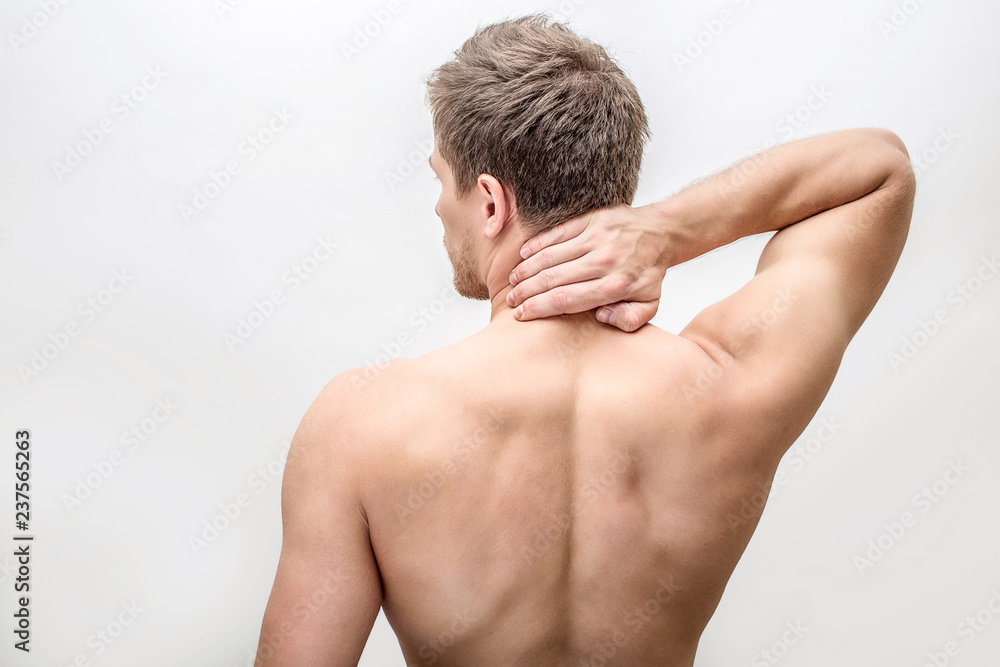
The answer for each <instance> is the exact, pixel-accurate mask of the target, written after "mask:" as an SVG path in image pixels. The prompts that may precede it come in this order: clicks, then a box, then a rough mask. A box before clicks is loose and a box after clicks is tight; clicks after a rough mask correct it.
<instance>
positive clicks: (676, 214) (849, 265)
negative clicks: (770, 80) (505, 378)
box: [512, 130, 914, 456]
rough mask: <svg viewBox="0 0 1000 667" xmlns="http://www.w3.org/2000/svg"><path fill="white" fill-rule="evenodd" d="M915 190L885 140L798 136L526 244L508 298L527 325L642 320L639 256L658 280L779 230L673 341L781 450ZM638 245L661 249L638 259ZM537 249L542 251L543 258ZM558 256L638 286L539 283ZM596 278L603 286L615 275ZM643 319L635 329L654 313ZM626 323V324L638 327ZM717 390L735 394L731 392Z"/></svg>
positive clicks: (900, 150)
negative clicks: (541, 320)
mask: <svg viewBox="0 0 1000 667" xmlns="http://www.w3.org/2000/svg"><path fill="white" fill-rule="evenodd" d="M913 195H914V177H913V172H912V169H911V168H910V164H909V159H908V156H907V154H906V149H905V147H904V146H903V144H902V142H901V141H900V140H899V139H898V137H896V135H894V134H892V133H891V132H887V131H884V130H847V131H843V132H835V133H831V134H827V135H822V136H818V137H813V138H810V139H804V140H801V141H796V142H793V143H790V144H785V145H782V146H778V147H776V148H773V149H771V150H769V151H766V152H765V153H762V154H761V155H759V156H756V157H755V158H751V159H750V160H748V161H746V162H744V163H741V164H740V165H737V166H736V167H734V168H732V169H730V170H728V171H725V172H722V173H720V174H718V175H716V176H713V177H711V178H708V179H705V180H703V181H700V182H698V183H696V184H695V185H693V186H691V187H689V188H687V189H686V190H684V191H683V192H681V193H679V194H678V195H675V196H674V197H671V198H670V199H668V200H666V201H664V202H660V203H658V204H653V205H651V206H648V207H642V208H638V209H632V208H629V207H618V208H614V209H606V210H604V211H598V212H595V213H593V214H589V216H583V217H581V218H579V219H576V220H574V221H568V222H567V223H564V225H566V229H563V230H560V229H559V228H556V229H554V230H550V232H546V233H544V234H541V235H539V236H538V237H535V238H534V239H531V240H529V241H528V243H527V244H526V246H528V247H529V248H530V249H531V251H532V255H533V257H530V258H529V259H527V260H525V261H524V262H522V264H521V265H519V266H518V267H517V268H516V269H515V278H516V282H517V285H516V286H515V288H514V290H512V294H514V297H513V298H514V299H515V300H516V301H517V302H518V303H521V304H522V307H523V308H525V309H527V311H528V313H529V314H528V317H527V318H523V319H529V318H530V317H531V316H532V315H534V314H537V313H544V314H552V313H547V312H545V311H546V309H547V308H548V309H549V310H552V311H554V312H559V309H564V311H563V312H579V311H581V310H587V309H589V308H594V307H596V306H600V305H603V304H615V305H614V306H613V308H615V309H616V310H618V311H619V313H620V312H626V313H628V312H631V313H632V314H633V315H634V314H635V313H637V312H638V313H639V315H640V319H641V316H642V312H641V307H640V308H633V307H632V305H630V304H628V303H625V302H633V303H634V302H639V301H644V302H647V303H648V302H649V300H650V299H654V298H658V297H659V285H658V284H655V283H656V280H655V275H656V273H654V278H653V279H652V280H650V279H649V278H648V273H649V272H650V267H649V266H648V265H649V264H650V263H651V262H650V261H649V259H648V258H650V257H655V258H656V269H655V271H657V272H659V273H658V275H659V276H661V277H662V272H665V271H666V269H667V268H669V267H670V266H674V265H677V264H679V263H681V262H684V261H687V260H689V259H691V258H693V257H697V256H699V255H701V254H703V253H705V252H708V251H710V250H712V249H715V248H718V247H720V246H723V245H726V244H728V243H730V242H732V241H735V240H736V239H738V238H741V237H744V236H748V235H752V234H757V233H762V232H767V231H775V230H777V233H776V234H775V235H774V236H773V237H772V238H771V239H770V240H769V241H768V243H767V245H766V247H765V249H764V252H763V253H762V254H761V258H760V261H759V263H758V267H757V272H756V274H755V276H754V277H753V278H752V279H751V280H750V281H749V282H748V283H747V284H746V285H745V286H744V287H743V288H741V289H740V290H739V291H737V292H736V293H735V294H733V295H731V296H729V297H727V298H726V299H723V300H722V301H720V302H718V303H716V304H713V305H711V306H709V307H708V308H706V309H705V310H703V311H702V312H701V313H699V314H698V315H697V316H696V317H695V318H694V319H693V320H692V321H691V323H690V324H689V325H688V326H687V327H686V328H685V329H684V330H683V331H682V332H681V334H680V335H681V336H683V337H685V338H688V339H689V340H692V341H693V342H695V343H697V344H698V345H699V346H700V347H702V348H703V349H704V350H705V351H706V353H707V356H708V357H709V358H710V359H711V361H710V362H709V363H712V364H717V365H719V367H720V368H718V369H715V371H712V372H710V373H708V374H707V377H717V378H719V380H718V381H717V382H716V383H715V384H714V385H713V388H712V389H713V396H718V398H719V402H720V404H721V405H726V404H728V405H730V406H733V407H734V410H733V411H732V412H733V417H734V418H735V419H739V418H740V417H739V414H738V413H746V414H760V415H770V417H772V419H771V422H772V423H774V424H775V426H776V428H778V430H777V431H772V432H770V433H766V431H769V430H770V429H763V431H762V437H765V438H767V439H768V441H771V442H779V441H785V440H787V438H783V437H781V436H782V434H783V433H784V434H786V435H789V436H791V437H794V435H797V434H798V433H799V432H801V430H802V428H804V427H805V425H806V424H807V423H808V420H809V418H811V416H812V414H813V413H814V412H815V410H816V409H817V408H818V406H819V404H820V403H821V402H822V399H823V397H824V396H825V395H826V392H827V390H828V389H829V386H830V384H831V383H832V381H833V377H834V375H835V373H836V370H837V368H838V367H839V364H840V359H841V357H842V355H843V353H844V350H845V348H846V346H847V344H848V342H849V341H850V340H851V338H852V337H853V336H854V334H855V332H856V331H857V330H858V328H859V327H860V326H861V324H862V322H864V320H865V318H866V317H867V316H868V313H869V312H870V311H871V309H872V308H873V307H874V305H875V303H876V301H877V300H878V298H879V296H880V295H881V293H882V290H883V289H884V287H885V285H886V283H887V282H888V279H889V276H890V275H891V274H892V271H893V269H894V267H895V265H896V262H897V260H898V258H899V255H900V253H901V251H902V247H903V244H904V242H905V239H906V234H907V230H908V227H909V220H910V215H911V212H912V204H913ZM574 225H576V227H575V228H574ZM560 227H562V225H560ZM609 228H614V229H615V230H616V233H615V234H612V235H610V236H607V235H606V236H607V237H606V238H605V239H604V241H605V242H604V243H602V242H601V236H602V231H604V230H607V229H609ZM637 229H638V230H641V231H640V232H638V233H637V234H633V236H634V239H644V240H643V241H640V242H637V241H635V240H634V239H633V240H632V241H629V244H630V245H634V246H636V249H634V250H633V249H631V248H630V249H629V251H624V250H622V251H616V250H615V243H616V242H617V241H616V240H615V239H622V238H628V234H626V233H624V232H623V230H637ZM654 230H655V231H654ZM546 235H548V237H547V236H546ZM560 236H562V237H564V238H560ZM608 238H610V239H612V241H611V242H608ZM573 243H576V244H578V245H582V244H585V243H591V244H592V245H593V246H594V249H595V250H592V251H590V252H586V251H585V252H580V250H579V249H573V248H569V249H563V250H562V251H560V245H564V244H573ZM629 244H626V245H629ZM640 245H646V246H652V245H656V246H657V249H656V250H655V251H654V250H653V249H651V248H649V247H647V248H645V249H644V250H643V251H642V252H640V251H639V249H638V246H640ZM550 246H551V247H550ZM602 246H603V247H602ZM609 247H610V250H609ZM542 248H549V250H548V252H547V253H546V252H539V251H540V250H541V249H542ZM560 252H562V253H564V254H566V255H567V256H574V257H579V259H577V260H575V262H576V264H577V265H578V266H577V270H579V271H583V272H587V271H590V272H591V274H590V275H591V277H592V275H593V273H592V272H593V267H590V268H589V269H588V268H587V267H586V266H585V265H586V262H587V261H588V257H590V256H591V255H595V254H597V253H602V254H601V255H600V257H601V261H603V262H604V263H605V265H608V266H618V267H619V270H618V275H619V276H621V275H625V276H635V277H636V279H635V280H632V281H629V280H627V279H626V280H623V279H621V278H620V277H619V278H618V279H617V280H616V281H608V282H609V284H610V287H609V288H605V289H603V290H602V288H601V282H600V281H595V280H593V279H591V280H589V281H588V282H585V283H578V284H574V280H573V269H572V264H571V263H564V264H562V265H561V266H555V262H552V263H553V266H554V268H555V269H556V270H559V271H561V277H560V279H559V280H558V281H553V280H552V279H551V278H549V279H548V280H547V281H546V280H544V279H543V280H541V281H538V275H539V274H540V273H543V272H544V271H546V270H552V269H550V268H549V267H548V266H546V264H548V263H549V262H550V261H551V258H553V257H555V258H557V257H558V256H559V255H560ZM640 256H641V257H642V258H644V259H640ZM532 259H534V264H532ZM590 261H595V260H594V258H593V257H591V258H590ZM640 261H644V262H645V264H646V265H647V266H645V267H644V268H643V270H644V271H645V272H646V277H644V278H641V279H640V277H642V275H643V274H642V272H640V271H639V270H638V269H637V267H635V266H631V267H630V266H628V263H629V262H633V263H638V262H640ZM615 262H617V263H618V264H617V265H616V264H615ZM519 272H520V273H519ZM601 275H603V276H605V279H607V278H608V277H610V276H613V275H615V269H612V270H607V271H605V272H604V273H602V274H601ZM532 281H536V282H535V283H534V284H533V282H532ZM538 282H542V283H544V282H548V283H549V284H556V285H560V287H558V288H557V289H559V290H562V294H561V295H560V296H559V298H558V299H552V298H551V297H552V296H553V292H554V291H555V290H549V291H544V292H543V291H541V290H539V289H538ZM651 283H654V284H655V293H654V292H653V286H652V285H651ZM519 288H520V290H521V291H520V292H518V290H519ZM586 290H589V292H588V291H586ZM630 290H631V291H630ZM529 297H530V298H529ZM546 297H550V300H549V301H548V302H547V301H546V299H545V298H546ZM525 299H527V300H526V301H525ZM554 301H558V303H557V304H555V305H554V304H553V302H554ZM533 302H534V303H533ZM599 312H600V311H599ZM647 314H648V316H646V317H645V319H642V321H641V322H639V324H641V323H643V322H645V321H646V320H648V319H649V317H651V316H652V314H651V313H648V311H647ZM614 323H615V324H616V325H620V324H621V322H614ZM629 324H630V326H621V328H625V329H630V328H634V327H635V326H638V325H637V324H636V323H635V322H632V323H629ZM708 370H709V371H711V369H708ZM722 375H725V378H722ZM726 392H735V393H734V395H733V396H729V397H726V396H725V395H724V394H725V393H726ZM736 394H738V396H737V395H736ZM737 405H738V406H739V407H738V409H737V408H736V406H737ZM747 411H749V412H747ZM755 411H756V412H755ZM789 415H798V417H796V418H790V417H788V416H789ZM779 416H780V419H777V420H775V419H773V418H776V417H779ZM803 420H804V421H803ZM789 442H790V441H789ZM786 444H787V443H786ZM781 453H783V449H782V450H781ZM779 456H780V454H779Z"/></svg>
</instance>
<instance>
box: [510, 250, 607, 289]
mask: <svg viewBox="0 0 1000 667" xmlns="http://www.w3.org/2000/svg"><path fill="white" fill-rule="evenodd" d="M586 253H587V249H586V248H584V247H583V246H581V245H580V244H579V243H559V244H556V245H553V246H549V247H547V248H542V249H541V250H539V251H538V252H537V253H535V254H534V255H532V256H531V257H529V258H528V259H523V260H521V261H520V262H518V264H517V266H515V267H514V270H513V271H511V272H510V278H509V280H510V284H511V285H517V284H519V283H522V282H524V281H525V280H527V279H528V278H531V277H533V276H535V275H538V273H540V272H541V271H544V270H545V269H548V268H551V267H553V266H557V265H559V264H562V263H564V262H571V261H573V260H574V259H578V258H580V257H582V256H583V255H585V254H586ZM588 277H591V276H583V277H581V278H582V279H584V280H585V279H586V278H588ZM581 278H577V279H578V280H579V279H581Z"/></svg>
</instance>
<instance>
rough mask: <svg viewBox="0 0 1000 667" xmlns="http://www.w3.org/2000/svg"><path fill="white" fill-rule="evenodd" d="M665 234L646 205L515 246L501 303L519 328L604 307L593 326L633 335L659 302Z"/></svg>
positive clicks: (574, 222)
mask: <svg viewBox="0 0 1000 667" xmlns="http://www.w3.org/2000/svg"><path fill="white" fill-rule="evenodd" d="M667 228H668V226H667V225H665V224H664V222H663V220H662V213H661V211H660V210H659V209H657V208H655V207H653V206H643V207H639V208H633V207H631V206H626V205H620V206H615V207H612V208H606V209H600V210H597V211H592V212H590V213H587V214H585V215H582V216H580V217H578V218H572V219H570V220H567V221H566V222H563V223H560V224H559V225H557V226H555V227H553V228H552V229H549V230H547V231H545V232H542V233H541V234H538V235H537V236H534V237H532V238H531V239H529V240H528V241H526V242H525V244H524V245H523V246H522V247H521V257H522V258H524V260H523V261H521V263H519V264H518V265H517V266H516V267H515V268H514V270H513V271H512V272H511V274H510V284H511V285H514V289H512V290H511V291H510V292H509V293H508V295H507V303H509V304H510V305H511V306H516V309H515V311H514V314H515V317H517V319H519V320H522V321H526V320H533V319H536V318H540V317H548V316H550V315H557V314H562V313H579V312H583V311H586V310H590V309H592V308H598V307H600V306H605V307H604V308H600V310H598V311H597V319H598V320H600V321H601V322H604V323H607V324H611V325H613V326H616V327H618V328H619V329H621V330H623V331H635V330H636V329H638V328H639V327H641V326H642V325H644V324H646V323H647V322H648V321H649V320H651V319H652V318H653V316H654V315H655V314H656V309H657V307H658V305H659V302H660V287H661V284H662V283H663V277H664V275H665V273H666V270H667V268H668V264H669V261H668V257H667V250H668V248H669V246H670V243H669V239H668V234H667Z"/></svg>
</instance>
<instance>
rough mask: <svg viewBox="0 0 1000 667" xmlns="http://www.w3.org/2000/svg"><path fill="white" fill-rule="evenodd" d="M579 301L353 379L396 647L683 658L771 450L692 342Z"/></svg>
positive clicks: (411, 655)
mask: <svg viewBox="0 0 1000 667" xmlns="http://www.w3.org/2000/svg"><path fill="white" fill-rule="evenodd" d="M591 318H592V315H591V314H583V315H580V316H571V317H561V318H555V319H550V320H539V321H535V322H529V323H521V322H515V321H513V320H512V319H509V318H508V319H504V318H500V319H498V320H497V321H494V322H493V323H491V325H490V326H489V327H487V328H486V329H484V330H483V331H482V332H480V333H478V334H476V335H475V336H472V337H470V338H468V339H466V340H464V341H462V342H460V343H458V344H455V345H452V346H449V347H446V348H443V349H441V350H438V351H436V352H433V353H431V354H428V355H425V356H423V357H420V358H418V359H413V360H398V361H396V362H393V363H392V364H391V365H389V367H387V368H386V369H384V370H383V371H382V372H380V373H379V375H378V376H377V377H375V378H374V379H373V380H372V381H371V382H370V384H368V383H366V384H365V385H364V386H363V387H362V388H361V389H359V391H358V395H359V397H362V398H361V399H360V402H359V405H361V406H363V411H362V412H363V414H360V415H359V416H358V419H359V420H360V421H361V423H362V424H363V432H364V433H365V434H366V437H367V438H368V439H369V441H370V445H366V449H368V451H369V454H370V455H368V456H366V457H365V459H364V460H363V461H359V462H357V465H358V470H359V473H358V474H359V475H361V484H360V488H362V489H363V492H362V497H361V498H360V502H361V504H362V506H363V508H364V512H365V514H366V516H367V518H368V522H369V526H370V533H371V544H372V549H373V552H374V554H375V558H376V560H377V562H378V568H379V571H380V573H381V578H382V586H383V595H384V598H383V608H384V610H385V613H386V617H387V618H388V620H389V622H390V624H391V625H392V627H393V629H394V630H395V632H396V634H397V635H398V637H399V641H400V645H401V647H402V650H403V653H404V656H405V658H406V661H407V665H439V666H446V665H465V666H468V665H477V666H478V665H573V666H574V667H576V666H584V665H605V664H621V665H633V666H634V665H661V666H662V665H666V666H674V667H681V666H689V665H691V664H693V661H694V653H695V649H696V648H697V644H698V638H699V636H700V635H701V633H702V631H703V630H704V628H705V625H706V624H707V622H708V619H709V618H710V617H711V615H712V613H713V611H714V610H715V608H716V606H717V605H718V602H719V599H720V598H721V596H722V592H723V590H724V588H725V585H726V582H727V580H728V579H729V576H730V575H731V573H732V571H733V569H734V568H735V566H736V563H737V561H738V559H739V557H740V555H741V554H742V552H743V550H744V548H745V547H746V544H747V542H748V541H749V539H750V535H751V533H752V531H753V528H754V527H755V525H756V517H749V520H747V517H746V512H745V511H741V502H742V507H743V508H745V507H746V503H745V501H746V500H747V499H750V498H755V497H756V498H757V499H759V498H760V493H761V489H762V488H766V487H767V486H768V485H769V483H770V479H771V476H772V475H773V472H774V471H773V466H772V465H771V463H773V462H767V464H763V465H762V464H761V463H760V461H758V460H757V459H754V458H752V457H750V456H745V455H744V454H743V450H742V449H741V447H742V446H743V444H744V443H743V442H742V441H741V436H740V435H739V434H740V432H741V428H740V424H738V423H737V424H735V425H734V419H742V420H743V421H744V422H749V420H747V419H746V417H733V416H731V415H727V414H726V413H725V411H724V408H725V406H724V405H722V404H721V402H720V400H719V399H718V397H719V396H721V395H727V396H731V395H732V391H733V390H732V388H731V387H728V388H725V387H723V384H724V383H726V382H727V381H729V380H730V379H731V378H728V377H726V376H725V374H723V375H722V376H719V373H718V372H712V373H711V374H709V372H708V371H709V370H710V367H711V363H712V362H711V360H710V358H709V356H708V354H707V353H706V352H705V350H703V349H702V348H701V347H699V346H698V345H696V344H695V343H693V342H692V341H690V340H687V339H685V338H682V337H678V336H675V335H672V334H669V333H667V332H664V331H662V330H660V329H657V328H655V327H653V326H650V325H648V326H646V327H644V328H643V329H641V330H640V331H638V332H636V333H632V334H625V333H622V332H620V331H618V330H616V329H613V328H611V327H608V326H604V325H601V324H598V323H597V322H595V321H593V320H592V319H591ZM742 431H743V432H745V434H746V435H745V438H744V439H745V440H746V443H749V445H752V444H753V443H752V442H751V441H753V440H754V438H760V437H766V431H767V429H766V428H765V429H763V432H765V433H764V435H763V436H762V435H761V433H762V431H761V429H759V428H757V425H755V424H753V423H744V424H743V425H742ZM734 434H736V435H735V436H734ZM749 445H748V449H752V447H749ZM737 517H738V519H736V518H737ZM734 519H736V520H734Z"/></svg>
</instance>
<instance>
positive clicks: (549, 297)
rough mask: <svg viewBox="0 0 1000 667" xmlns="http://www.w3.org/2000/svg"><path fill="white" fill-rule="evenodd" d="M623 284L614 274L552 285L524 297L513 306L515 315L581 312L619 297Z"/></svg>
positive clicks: (522, 317) (523, 317)
mask: <svg viewBox="0 0 1000 667" xmlns="http://www.w3.org/2000/svg"><path fill="white" fill-rule="evenodd" d="M622 287H623V286H622V282H621V280H619V279H616V277H615V276H610V277H606V278H600V279H597V280H586V281H584V282H575V283H572V284H569V285H561V286H558V287H553V288H552V289H550V290H548V291H547V292H543V293H541V294H538V295H537V296H533V297H531V298H529V299H526V300H525V301H524V303H522V304H521V305H520V306H518V307H517V308H516V309H515V310H514V316H515V317H517V319H519V320H521V321H527V320H533V319H536V318H539V317H550V316H552V315H562V314H569V313H581V312H583V311H585V310H590V309H591V308H597V307H598V306H603V305H604V304H606V303H609V302H614V301H616V300H618V299H620V298H621V297H622V294H621V292H622ZM515 289H516V288H515Z"/></svg>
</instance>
